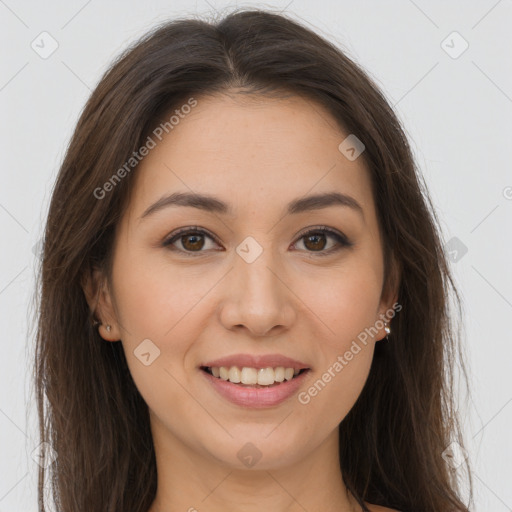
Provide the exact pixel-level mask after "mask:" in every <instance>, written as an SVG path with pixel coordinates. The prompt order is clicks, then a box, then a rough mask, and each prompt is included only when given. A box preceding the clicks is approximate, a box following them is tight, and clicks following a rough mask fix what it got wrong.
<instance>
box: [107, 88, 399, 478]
mask: <svg viewBox="0 0 512 512" xmlns="http://www.w3.org/2000/svg"><path fill="white" fill-rule="evenodd" d="M197 100H198V101H197V105H196V106H195V107H193V108H192V109H191V112H190V113H189V114H187V115H182V117H180V120H179V123H177V124H175V125H174V127H173V128H172V130H170V131H169V133H168V134H165V132H164V135H165V136H164V137H163V138H162V140H161V141H159V140H158V138H156V137H155V136H153V139H154V141H155V142H156V146H155V147H154V148H152V149H150V151H149V154H148V155H147V156H145V157H144V159H143V160H142V161H141V163H140V164H139V167H137V168H136V170H134V171H133V172H134V173H136V176H135V178H136V183H135V189H134V195H133V197H132V200H131V203H130V205H129V208H128V210H127V212H126V213H125V215H124V217H123V218H122V220H121V222H120V224H119V226H118V231H117V236H116V243H115V251H114V263H113V276H112V293H111V295H108V294H107V296H106V297H107V300H104V299H102V302H101V303H100V309H99V311H101V319H102V321H103V323H104V324H105V323H110V324H111V325H112V326H113V329H112V331H110V332H106V331H105V330H104V327H101V330H100V333H101V334H102V336H103V337H104V338H105V339H108V340H112V341H115V340H119V339H120V340H121V341H122V345H123V349H124V351H125V354H126V358H127V361H128V365H129V368H130V371H131V374H132V376H133V379H134V381H135V384H136V385H137V387H138V389H139V391H140V393H141V394H142V396H143V398H144V399H145V401H146V402H147V404H148V406H149V409H150V414H151V422H152V429H153V435H154V438H155V443H158V444H159V445H163V444H167V446H181V447H184V448H185V449H186V450H188V451H189V452H190V453H193V454H194V455H195V456H197V457H199V458H207V459H209V460H210V461H216V462H219V463H222V464H225V465H228V466H230V467H238V468H244V467H250V466H251V465H253V464H256V463H257V466H258V468H262V469H265V468H267V469H269V468H277V467H281V466H285V465H289V464H293V463H295V462H297V461H299V460H300V459H301V458H304V457H305V456H306V455H307V454H308V453H312V452H313V451H314V450H315V449H317V448H318V447H320V446H321V445H322V444H323V443H325V442H327V441H328V440H333V439H334V436H336V435H337V426H338V424H339V423H340V422H341V421H342V420H343V418H344V417H345V416H346V414H347V413H348V412H349V410H350V409H351V408H352V406H353V405H354V403H355V401H356V399H357V398H358V396H359V394H360V393H361V390H362V388H363V385H364V383H365V381H366V378H367V376H368V373H369V369H370V365H371V361H372V355H373V350H374V344H375V342H376V341H377V340H379V339H381V338H383V337H384V336H385V334H386V333H385V331H384V329H383V328H382V322H379V320H380V319H381V318H382V315H383V314H384V313H385V312H386V311H389V308H390V307H391V305H392V304H393V301H391V300H388V301H387V302H385V303H384V302H381V291H382V286H383V277H384V268H383V254H382V246H381V239H380V237H379V230H378V225H377V218H376V211H375V206H374V202H373V198H372V194H371V188H370V179H369V175H368V171H367V170H366V168H365V166H364V163H363V159H362V158H355V159H354V158H353V156H352V154H351V152H350V151H349V152H348V153H347V152H346V150H345V149H344V150H343V151H344V152H342V151H341V150H340V149H339V146H340V144H341V143H342V142H343V141H344V139H346V137H347V136H348V135H349V134H348V133H342V132H341V131H340V129H339V128H338V127H337V124H336V122H335V120H334V119H333V118H332V117H331V116H330V114H329V113H328V112H327V111H326V110H324V109H323V108H322V107H321V106H319V105H317V104H314V103H312V102H311V101H307V100H304V99H301V98H299V97H291V98H289V99H287V100H272V99H266V98H261V97H259V98H257V99H256V100H254V99H245V100H241V99H240V98H239V97H236V98H235V99H233V98H231V97H226V96H216V97H209V98H197ZM346 144H347V143H346ZM344 147H345V146H343V148H344ZM346 155H348V156H350V157H351V158H350V159H349V158H348V157H347V156H346ZM356 155H357V153H356ZM110 193H115V192H110ZM173 194H183V196H182V197H183V198H182V199H181V200H180V201H176V202H175V203H171V202H166V200H165V199H164V201H163V202H162V203H160V206H159V207H156V208H152V205H155V204H157V202H159V201H161V200H162V199H163V198H166V197H169V196H172V195H173ZM189 194H197V196H198V197H199V196H208V198H209V200H208V201H206V200H200V199H196V200H190V199H187V200H185V198H186V197H188V195H189ZM327 194H339V196H338V199H337V200H331V201H325V200H322V199H321V198H320V199H316V200H310V199H308V198H312V197H313V196H323V195H327ZM344 196H347V197H349V199H347V198H345V200H344V201H343V197H344ZM325 197H329V196H325ZM332 197H334V196H331V199H332ZM340 198H341V200H340ZM185 203H186V204H185ZM145 212H146V214H145ZM321 227H325V228H327V229H328V230H329V231H328V232H325V233H322V232H321V231H320V228H321ZM179 230H184V232H183V233H181V234H180V235H179V236H176V237H175V234H176V233H177V232H178V231H179ZM308 231H312V233H310V234H309V235H307V232H308ZM331 232H332V233H331ZM187 233H188V234H187ZM305 235H306V236H305ZM338 235H339V238H338ZM344 240H345V241H346V242H348V244H350V245H345V242H344ZM112 304H113V305H114V307H112ZM373 326H377V329H374V330H373V331H365V329H369V328H371V327H373ZM368 332H370V334H368ZM372 335H373V336H372ZM363 340H364V341H363ZM230 356H233V359H232V360H231V361H224V362H223V361H217V360H220V359H224V358H228V357H230ZM262 356H263V357H266V358H267V359H265V358H263V359H259V358H261V357H262ZM284 358H289V359H290V360H293V362H292V361H290V360H286V361H285V360H284ZM209 363H213V364H212V365H211V366H216V367H220V366H225V367H226V368H228V369H229V368H231V367H232V366H238V367H239V369H240V370H241V369H242V367H246V368H247V369H246V370H242V371H241V375H238V373H237V371H236V370H231V372H230V373H229V375H230V377H231V378H232V379H233V380H237V376H238V377H239V378H242V377H243V378H244V380H245V379H246V378H248V379H249V381H246V382H252V381H251V380H250V379H252V378H258V374H259V378H260V379H261V380H260V382H262V383H263V384H262V385H261V386H262V387H254V385H252V386H247V385H244V384H243V383H231V382H227V381H226V380H224V379H223V378H220V377H219V378H217V377H214V376H212V375H209V374H208V373H206V372H205V370H204V369H203V367H204V366H210V364H209ZM266 367H271V368H273V369H275V368H277V367H284V368H296V369H297V370H298V369H307V371H305V372H302V373H300V374H299V375H297V377H295V378H293V379H291V380H289V381H288V380H286V378H287V377H288V378H289V376H290V375H289V373H290V370H287V371H285V374H286V376H287V377H285V380H284V382H282V383H277V384H275V385H274V386H272V387H269V386H268V384H264V383H265V382H271V381H273V379H278V380H282V370H272V371H268V370H264V371H261V372H260V371H259V369H260V368H266ZM219 371H222V370H219ZM222 372H223V371H222ZM222 375H224V372H223V373H222ZM224 377H225V375H224ZM265 379H268V380H265ZM248 443H251V444H248ZM251 461H252V462H251Z"/></svg>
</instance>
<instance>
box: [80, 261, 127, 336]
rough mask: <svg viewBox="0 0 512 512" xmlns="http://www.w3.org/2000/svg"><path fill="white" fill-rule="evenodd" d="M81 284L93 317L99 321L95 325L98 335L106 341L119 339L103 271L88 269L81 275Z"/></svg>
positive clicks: (115, 318)
mask: <svg viewBox="0 0 512 512" xmlns="http://www.w3.org/2000/svg"><path fill="white" fill-rule="evenodd" d="M81 285H82V289H83V291H84V295H85V299H86V300H87V304H88V305H89V309H90V310H91V312H92V315H93V317H94V318H96V319H97V320H98V321H99V322H100V323H101V325H98V326H97V328H98V332H99V334H100V336H101V337H102V338H103V339H104V340H106V341H119V339H120V331H119V326H118V321H117V316H116V314H115V311H114V307H113V306H112V297H111V295H110V290H109V289H108V285H107V279H106V276H105V275H104V272H103V271H102V270H101V269H99V268H97V267H94V268H93V269H88V270H87V271H86V272H85V273H84V274H83V275H82V279H81ZM107 325H110V331H107V327H106V326H107Z"/></svg>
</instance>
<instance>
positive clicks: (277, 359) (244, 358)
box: [200, 354, 309, 370]
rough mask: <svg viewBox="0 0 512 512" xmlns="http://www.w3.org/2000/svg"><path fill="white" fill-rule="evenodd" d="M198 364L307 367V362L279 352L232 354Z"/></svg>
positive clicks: (217, 366)
mask: <svg viewBox="0 0 512 512" xmlns="http://www.w3.org/2000/svg"><path fill="white" fill-rule="evenodd" d="M200 366H207V367H209V368H212V367H216V368H220V367H221V366H225V367H227V368H231V367H232V366H238V367H239V368H243V367H244V366H245V367H247V368H277V367H278V366H284V367H285V368H293V369H294V370H302V369H303V368H309V366H308V365H307V364H305V363H303V362H301V361H297V360H296V359H292V358H291V357H286V356H283V355H281V354H264V355H251V354H234V355H231V356H226V357H221V358H219V359H215V360H213V361H208V362H206V363H203V364H201V365H200Z"/></svg>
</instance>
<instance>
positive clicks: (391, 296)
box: [375, 253, 402, 339]
mask: <svg viewBox="0 0 512 512" xmlns="http://www.w3.org/2000/svg"><path fill="white" fill-rule="evenodd" d="M389 259H390V262H389V269H388V272H389V274H388V282H387V283H386V284H387V285H386V287H385V288H384V289H383V290H382V296H381V301H380V305H379V310H378V319H380V320H383V321H384V322H386V323H387V324H388V326H389V324H390V323H391V320H392V318H393V317H394V316H395V315H396V314H397V313H398V312H399V311H400V310H401V309H402V305H401V304H400V303H399V302H398V289H399V287H400V280H401V275H402V269H401V265H400V263H399V261H398V260H397V258H396V256H395V255H394V253H391V254H390V257H389ZM379 325H380V322H379ZM386 336H387V333H386V331H385V330H384V327H383V328H382V329H380V330H379V336H376V337H375V339H383V338H385V337H386Z"/></svg>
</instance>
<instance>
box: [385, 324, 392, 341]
mask: <svg viewBox="0 0 512 512" xmlns="http://www.w3.org/2000/svg"><path fill="white" fill-rule="evenodd" d="M384 330H385V331H386V337H385V338H384V339H385V340H386V341H389V335H390V334H391V329H390V328H389V325H388V324H384Z"/></svg>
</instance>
